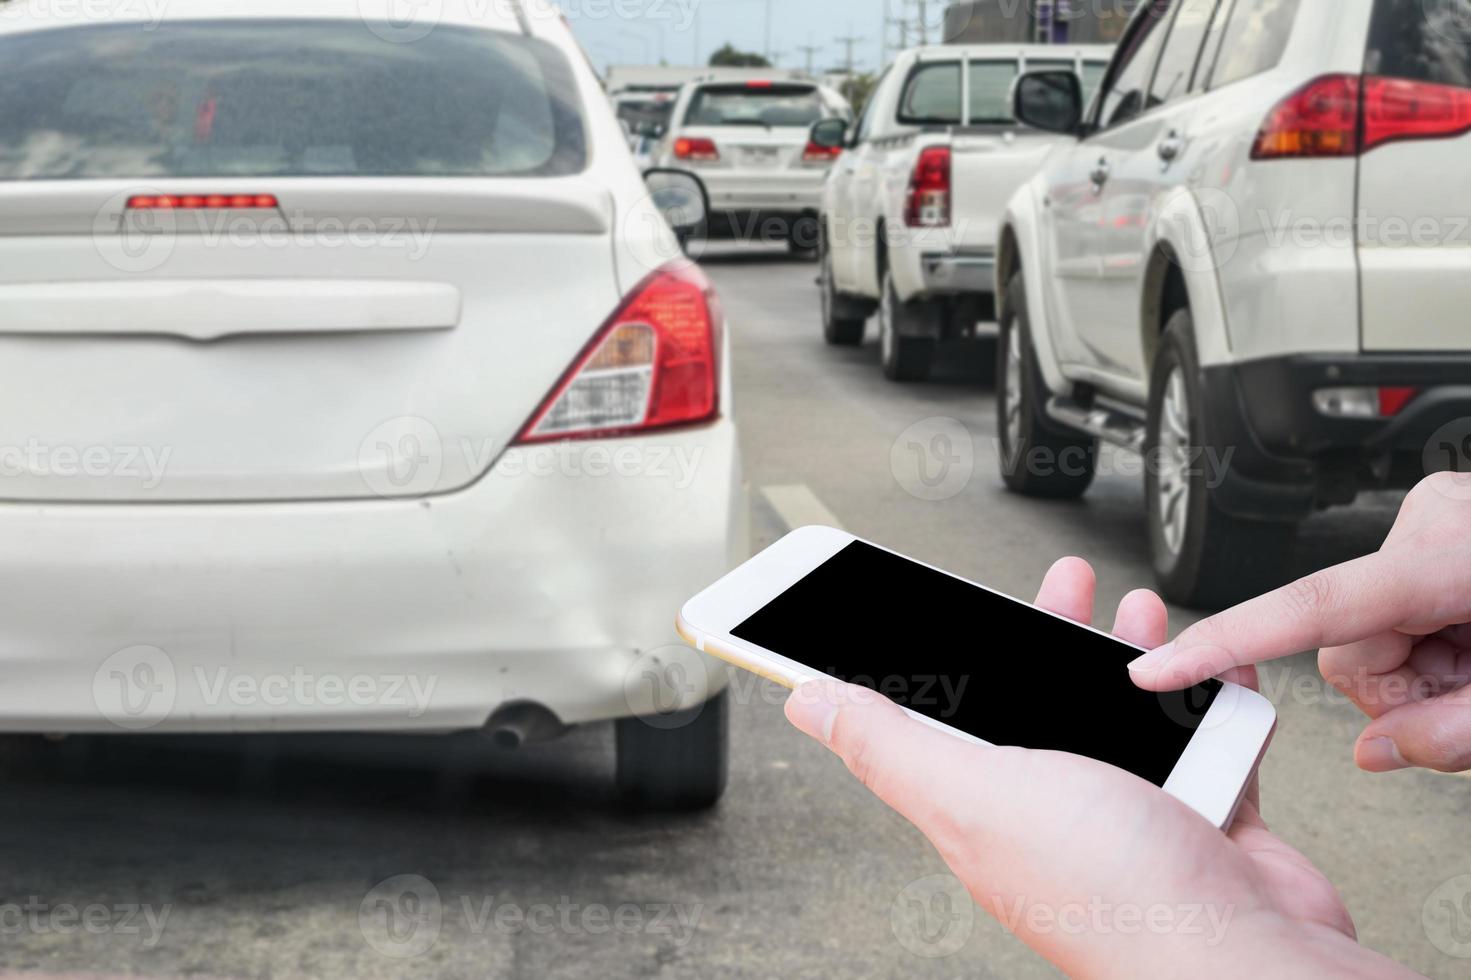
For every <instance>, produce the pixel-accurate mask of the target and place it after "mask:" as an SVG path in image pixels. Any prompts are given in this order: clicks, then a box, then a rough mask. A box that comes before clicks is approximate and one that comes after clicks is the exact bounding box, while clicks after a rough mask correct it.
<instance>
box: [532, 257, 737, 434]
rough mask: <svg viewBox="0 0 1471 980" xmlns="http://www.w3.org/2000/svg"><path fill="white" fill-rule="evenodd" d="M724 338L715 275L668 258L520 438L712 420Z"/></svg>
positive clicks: (600, 334)
mask: <svg viewBox="0 0 1471 980" xmlns="http://www.w3.org/2000/svg"><path fill="white" fill-rule="evenodd" d="M719 346H720V342H719V322H718V313H717V307H716V306H715V303H714V297H713V293H712V290H711V286H710V281H709V280H708V279H706V278H705V274H704V273H703V272H701V271H700V269H699V267H698V266H696V265H694V264H693V263H690V262H677V263H674V264H672V265H668V266H665V267H664V268H662V269H660V270H659V271H658V272H655V273H654V274H653V275H651V276H649V277H648V278H647V279H645V280H644V281H643V282H642V283H641V284H640V285H639V286H638V288H637V289H635V290H634V291H633V293H632V294H630V296H629V297H628V299H627V300H625V301H624V303H623V305H622V306H621V307H619V308H618V311H617V312H616V313H614V314H613V315H612V317H610V318H609V319H608V322H607V323H605V324H604V325H603V326H602V328H601V329H600V330H598V332H597V334H596V335H595V336H594V337H593V339H592V342H591V343H589V344H588V345H587V347H586V348H585V349H584V350H583V352H582V354H580V355H579V356H578V358H577V360H576V361H575V362H573V364H572V368H571V369H570V370H569V371H568V372H567V373H566V375H564V376H563V378H562V380H561V381H560V382H558V383H557V386H556V387H555V388H553V389H552V393H551V394H550V395H548V396H547V398H546V400H545V401H544V402H543V403H542V405H541V407H540V408H538V409H537V411H536V414H535V415H533V416H532V417H531V421H529V422H527V423H526V426H525V427H524V428H523V429H522V430H521V434H520V435H519V436H517V437H516V443H517V444H518V445H524V444H527V443H537V442H551V441H555V440H560V439H596V438H602V437H606V436H618V435H627V434H630V433H635V432H645V431H649V430H652V429H667V428H670V427H672V426H680V425H696V424H699V423H702V422H710V421H712V420H714V419H715V418H716V416H717V415H718V414H719V411H720V373H719V372H720V367H719V363H718V358H717V351H718V350H719Z"/></svg>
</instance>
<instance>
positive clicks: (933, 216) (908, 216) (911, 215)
mask: <svg viewBox="0 0 1471 980" xmlns="http://www.w3.org/2000/svg"><path fill="white" fill-rule="evenodd" d="M904 223H905V224H906V225H908V226H909V227H910V228H946V227H949V225H950V148H949V147H948V146H932V147H929V148H928V149H926V150H924V151H922V152H921V153H920V155H919V162H918V163H917V164H915V167H914V174H913V175H912V176H911V177H910V178H909V201H908V204H907V205H906V206H905V208H904Z"/></svg>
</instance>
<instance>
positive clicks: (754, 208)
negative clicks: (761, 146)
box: [698, 170, 827, 215]
mask: <svg viewBox="0 0 1471 980" xmlns="http://www.w3.org/2000/svg"><path fill="white" fill-rule="evenodd" d="M698 175H699V177H700V179H701V180H702V181H704V182H705V190H706V191H707V192H708V193H709V195H710V207H711V209H712V210H715V211H724V212H735V213H744V214H750V213H756V212H763V213H769V214H790V215H795V214H805V213H809V212H810V213H815V212H816V211H817V209H818V207H819V205H820V204H821V202H822V185H823V181H824V180H825V179H826V177H827V171H826V170H773V171H762V170H726V171H720V170H702V171H698Z"/></svg>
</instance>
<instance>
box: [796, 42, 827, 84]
mask: <svg viewBox="0 0 1471 980" xmlns="http://www.w3.org/2000/svg"><path fill="white" fill-rule="evenodd" d="M797 50H798V51H800V52H802V53H803V54H804V55H806V56H807V76H808V77H809V78H812V77H815V76H814V75H813V74H812V63H813V59H814V58H815V57H816V55H817V52H819V51H821V50H822V47H821V46H820V45H816V44H801V45H798V46H797Z"/></svg>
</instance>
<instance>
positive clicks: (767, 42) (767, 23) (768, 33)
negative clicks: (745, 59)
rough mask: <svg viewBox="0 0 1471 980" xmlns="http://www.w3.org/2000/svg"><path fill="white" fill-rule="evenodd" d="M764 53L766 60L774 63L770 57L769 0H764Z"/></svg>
mask: <svg viewBox="0 0 1471 980" xmlns="http://www.w3.org/2000/svg"><path fill="white" fill-rule="evenodd" d="M765 54H766V60H767V61H772V62H773V63H775V62H774V61H773V59H772V57H771V56H772V50H771V0H766V49H765Z"/></svg>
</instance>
